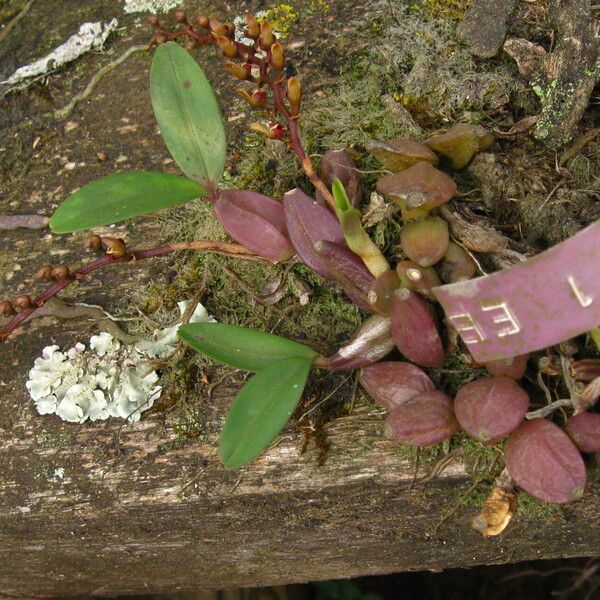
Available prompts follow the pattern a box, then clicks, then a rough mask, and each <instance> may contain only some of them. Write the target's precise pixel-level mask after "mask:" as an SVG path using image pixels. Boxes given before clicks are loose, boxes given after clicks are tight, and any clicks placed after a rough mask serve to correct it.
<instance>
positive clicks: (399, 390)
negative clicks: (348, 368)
mask: <svg viewBox="0 0 600 600" xmlns="http://www.w3.org/2000/svg"><path fill="white" fill-rule="evenodd" d="M360 383H361V384H362V386H363V387H364V388H365V390H367V393H368V394H369V395H370V396H371V398H373V400H375V402H377V403H378V404H379V405H381V406H383V408H386V409H387V410H394V409H395V408H397V407H398V406H400V405H401V404H403V403H404V402H406V401H407V400H411V399H412V398H415V397H416V396H419V395H420V394H422V393H423V392H431V391H433V390H434V389H435V386H434V385H433V382H432V381H431V379H429V377H428V375H427V373H425V371H423V370H422V369H419V367H417V366H415V365H413V364H411V363H407V362H401V361H384V362H378V363H376V364H374V365H369V366H367V367H365V368H364V369H363V370H362V372H361V374H360Z"/></svg>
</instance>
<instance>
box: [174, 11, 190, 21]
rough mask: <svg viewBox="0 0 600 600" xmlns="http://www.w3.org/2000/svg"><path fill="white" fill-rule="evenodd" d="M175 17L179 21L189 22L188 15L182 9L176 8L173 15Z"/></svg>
mask: <svg viewBox="0 0 600 600" xmlns="http://www.w3.org/2000/svg"><path fill="white" fill-rule="evenodd" d="M173 18H174V19H175V21H177V23H187V22H188V20H187V16H186V14H185V13H184V12H183V11H182V10H176V11H175V14H174V15H173Z"/></svg>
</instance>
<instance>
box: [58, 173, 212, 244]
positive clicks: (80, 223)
mask: <svg viewBox="0 0 600 600" xmlns="http://www.w3.org/2000/svg"><path fill="white" fill-rule="evenodd" d="M205 194H206V192H205V190H204V189H203V188H202V187H201V186H200V185H199V184H197V183H196V182H195V181H191V180H189V179H187V178H186V177H180V176H179V175H168V174H166V173H147V172H130V173H115V174H114V175H108V176H107V177H102V178H101V179H97V180H96V181H92V183H88V184H87V185H85V186H83V187H82V188H81V189H80V190H78V191H77V192H75V193H74V194H72V195H71V196H69V197H68V198H67V199H66V200H65V201H64V202H63V203H62V204H61V205H60V206H59V207H58V208H57V209H56V211H55V212H54V214H53V215H52V218H51V219H50V229H52V231H54V233H70V232H72V231H83V230H84V229H90V228H91V227H97V226H99V225H109V224H112V223H117V222H118V221H122V220H123V219H129V218H131V217H137V216H139V215H145V214H147V213H150V212H154V211H155V210H160V209H161V208H167V207H169V206H176V205H178V204H183V203H184V202H188V201H190V200H193V199H194V198H199V197H200V196H204V195H205Z"/></svg>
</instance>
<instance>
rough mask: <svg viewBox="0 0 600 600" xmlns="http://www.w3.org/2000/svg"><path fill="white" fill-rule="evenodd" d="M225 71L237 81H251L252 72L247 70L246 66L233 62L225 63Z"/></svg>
mask: <svg viewBox="0 0 600 600" xmlns="http://www.w3.org/2000/svg"><path fill="white" fill-rule="evenodd" d="M225 69H227V71H228V72H229V74H230V75H233V76H234V77H235V78H236V79H239V80H240V81H246V80H248V79H250V70H249V69H246V68H245V65H244V66H242V65H238V64H237V63H234V62H233V61H231V60H228V61H227V62H226V63H225Z"/></svg>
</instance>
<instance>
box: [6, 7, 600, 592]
mask: <svg viewBox="0 0 600 600" xmlns="http://www.w3.org/2000/svg"><path fill="white" fill-rule="evenodd" d="M63 4H64V6H63ZM80 4H81V3H80V2H64V3H61V5H60V7H58V6H57V4H56V3H54V2H49V1H46V2H42V1H41V0H40V1H39V2H36V3H34V5H33V7H32V9H31V16H32V18H34V17H35V19H36V22H52V23H54V24H55V27H56V31H55V33H56V34H57V35H59V36H61V39H63V38H65V37H66V36H67V35H69V34H70V33H71V32H72V30H73V28H75V29H76V26H77V25H78V24H79V20H80V18H79V17H78V16H77V15H76V11H75V10H74V7H75V6H79V5H80ZM108 4H109V3H103V2H99V1H98V0H88V2H87V3H86V7H87V8H88V9H90V10H91V11H92V14H93V18H109V17H111V16H113V15H112V12H111V10H112V9H110V8H109V6H108ZM344 4H345V3H344V2H342V1H341V0H340V1H339V2H337V4H336V3H335V2H332V5H334V9H335V6H337V7H338V8H339V7H343V5H344ZM56 11H59V12H58V13H57V12H56ZM238 12H241V9H240V11H238ZM86 18H89V17H88V16H86ZM128 18H129V19H130V20H129V21H127V19H128ZM132 19H133V18H132V17H126V18H125V19H124V20H123V23H124V24H130V25H131V24H132V23H133V20H132ZM325 22H326V21H325V19H321V18H320V17H319V16H318V15H317V16H315V17H314V23H315V27H317V25H319V26H323V24H324V23H325ZM19 27H20V26H19ZM332 27H334V26H332ZM135 31H137V30H135ZM17 33H18V28H16V29H15V30H14V31H13V33H12V34H11V36H9V37H8V39H7V40H6V43H7V46H6V47H5V49H3V50H2V52H3V54H2V55H1V56H0V58H1V59H2V60H5V61H6V64H9V63H12V62H14V61H13V56H18V57H20V58H19V60H24V57H25V56H28V54H27V52H29V50H27V52H24V51H23V50H22V48H28V46H27V44H28V43H29V44H33V43H35V41H36V36H37V35H38V34H37V33H36V32H35V30H32V29H29V30H27V31H25V33H23V36H25V37H23V36H21V37H17V38H14V37H13V36H15V35H17ZM21 33H22V32H21ZM330 33H331V32H330ZM19 35H21V34H19ZM145 35H146V34H145V32H144V31H142V32H139V33H136V35H135V36H128V37H127V38H126V39H122V40H119V41H118V43H116V48H115V49H116V54H117V55H120V54H121V53H122V52H124V51H125V49H126V47H127V46H128V45H131V44H139V43H142V42H143V38H144V36H145ZM136 36H137V37H136ZM315 37H318V36H317V34H316V33H315ZM323 39H325V40H326V39H327V38H326V37H324V38H323ZM324 43H327V44H329V43H330V42H329V41H327V42H324ZM11 44H12V45H11ZM102 60H106V61H108V60H110V57H106V58H105V59H102V58H99V57H98V56H93V57H87V58H84V59H82V61H83V62H82V63H81V64H82V65H84V67H85V68H84V69H83V71H84V73H85V74H86V76H82V75H81V74H80V75H78V76H75V75H73V72H69V73H67V74H65V75H64V76H62V77H63V78H62V79H61V78H60V77H61V76H59V78H58V79H57V80H54V81H51V83H50V87H49V88H48V91H49V93H53V94H54V95H55V100H56V104H57V105H58V106H62V105H64V104H65V103H66V101H67V100H68V98H69V95H70V94H71V93H73V92H76V91H78V90H81V89H83V88H84V87H85V85H86V83H87V81H88V80H89V76H90V72H94V71H95V70H96V68H97V67H98V62H99V61H100V62H101V61H102ZM203 64H208V69H207V70H208V71H210V73H209V75H210V77H211V78H213V80H217V81H219V77H222V76H221V75H219V74H217V73H220V71H219V72H217V71H216V70H215V69H214V68H213V69H212V70H211V65H214V64H216V61H215V62H211V60H210V59H207V60H206V63H203ZM15 66H17V63H15ZM148 66H149V58H148V57H146V56H144V55H141V54H136V56H134V57H132V58H131V59H130V61H128V63H127V65H126V66H124V67H123V68H120V69H118V70H115V71H114V72H112V73H110V74H109V75H107V76H106V77H105V78H103V79H102V81H101V82H100V83H99V85H98V87H97V89H96V90H95V94H94V95H93V96H92V97H91V98H90V99H89V100H88V101H87V102H86V103H82V105H81V107H80V108H79V107H78V108H77V109H76V111H75V112H74V113H73V115H71V117H69V119H70V120H69V121H67V122H66V123H64V122H56V121H52V120H49V121H48V120H45V118H44V117H43V115H44V113H45V112H47V110H48V104H47V100H45V99H44V96H43V94H42V95H40V96H38V95H35V94H33V93H28V94H25V95H13V96H8V97H7V98H6V99H5V100H4V105H3V107H2V108H3V110H1V111H0V122H1V123H2V127H1V128H0V147H1V148H2V149H3V151H2V153H1V154H0V176H2V179H1V180H0V183H1V184H2V188H1V192H2V195H1V197H0V212H2V213H16V212H19V213H22V214H33V213H36V212H39V213H41V214H44V215H46V216H48V215H49V214H51V212H52V210H53V208H54V206H56V205H57V203H58V202H60V201H61V200H62V199H63V198H64V197H65V196H66V195H67V194H68V193H69V192H71V191H72V190H74V189H75V188H77V187H80V186H81V185H83V184H85V183H86V182H88V181H90V180H92V179H94V178H97V177H99V176H102V175H106V174H108V173H111V172H113V171H114V170H116V169H147V170H172V171H173V172H176V171H175V169H174V167H173V165H172V164H171V163H169V162H168V155H167V153H166V150H165V148H164V145H163V144H162V142H161V140H160V137H159V135H158V132H157V131H156V129H155V125H154V121H153V117H152V114H151V109H150V103H149V100H148V97H147V94H146V91H145V90H146V88H147V80H148ZM77 72H78V71H77ZM220 81H223V79H220ZM25 118H27V119H29V120H27V121H25V120H24V119H25ZM38 138H39V139H38ZM111 232H112V233H113V234H118V235H124V236H126V237H127V240H128V242H130V244H131V245H132V246H134V247H135V246H140V245H146V246H150V245H153V244H156V243H159V242H160V241H161V240H164V238H165V234H164V232H163V231H162V230H161V225H160V222H159V221H157V219H156V218H155V217H148V218H145V219H139V220H136V221H135V222H134V223H132V224H127V225H121V226H118V227H117V228H116V229H111ZM83 238H84V236H83V235H75V236H63V237H57V236H52V235H50V234H49V233H44V232H42V233H40V232H35V231H30V230H27V231H25V230H16V231H7V232H3V235H2V236H1V239H0V273H1V275H2V277H1V278H0V295H1V296H3V297H4V296H13V295H15V294H16V293H22V292H23V291H26V290H28V289H29V287H30V285H31V283H30V281H29V277H30V275H31V273H33V272H35V271H36V270H37V268H38V267H39V266H40V265H41V264H44V263H46V262H57V261H60V262H66V263H77V262H79V261H80V260H81V259H82V255H81V252H80V250H79V248H80V243H81V241H82V240H83ZM169 264H170V263H168V262H166V261H165V260H164V259H159V260H158V261H156V262H154V263H152V264H151V265H149V270H148V268H147V266H146V265H144V264H140V265H137V266H135V265H134V266H128V267H124V268H123V269H120V271H119V273H117V272H116V271H115V272H112V271H111V272H103V273H101V274H99V276H98V277H97V278H94V279H92V280H90V281H89V282H86V284H85V285H82V286H80V287H79V288H78V290H77V296H76V298H77V300H80V301H85V302H88V303H94V304H101V305H102V306H103V307H105V308H106V309H108V310H112V309H114V308H115V306H116V305H117V304H119V306H121V307H123V306H124V304H123V302H124V301H123V299H127V298H128V294H129V293H130V289H131V285H132V281H148V280H152V279H153V280H155V281H157V282H159V283H161V284H162V283H164V282H165V281H166V280H167V279H168V278H169V277H170V275H171V273H170V267H169ZM135 307H136V303H135V302H132V303H131V304H130V305H128V310H129V311H130V313H129V314H135V312H134V311H135ZM91 332H92V328H91V327H90V322H89V321H83V320H73V321H58V320H52V319H40V320H36V321H33V322H31V323H29V324H28V325H27V326H26V327H24V328H23V329H22V330H20V331H19V332H18V334H17V335H16V336H15V337H14V338H13V339H12V340H11V341H10V342H9V343H8V344H7V345H4V346H2V347H0V594H6V595H9V596H60V595H86V594H89V595H98V596H110V595H116V594H120V595H124V594H142V593H160V592H175V591H179V590H192V589H218V588H225V587H226V588H231V587H235V586H257V585H267V584H269V585H272V584H278V583H290V582H302V581H311V580H318V579H326V578H340V577H351V576H358V575H367V574H377V573H390V572H394V571H402V570H412V569H435V570H438V569H443V568H449V567H459V566H460V567H465V566H470V565H477V564H486V563H501V562H508V561H519V560H526V559H534V558H535V559H537V558H551V557H558V556H581V555H591V554H598V553H599V552H600V547H599V540H600V510H599V508H600V506H599V500H598V497H599V495H598V492H599V491H600V487H599V484H598V481H597V480H595V481H593V482H592V483H591V484H590V486H589V488H588V490H587V492H586V494H585V496H584V498H583V499H582V500H581V501H580V502H578V503H575V504H573V505H572V506H569V507H566V508H565V509H564V510H560V511H558V510H554V509H546V508H545V507H538V508H536V510H535V511H533V510H532V509H531V507H530V508H528V509H526V508H523V509H522V510H521V511H520V512H519V513H518V514H517V516H516V517H515V518H514V519H513V521H512V522H511V524H510V525H509V527H508V529H507V530H506V532H505V533H504V534H503V535H502V536H501V537H499V538H494V539H487V540H486V539H484V538H482V537H481V536H480V535H479V534H478V533H476V532H475V531H473V530H472V529H471V528H470V526H469V521H470V519H471V518H472V517H473V516H474V515H475V514H476V513H477V512H478V510H479V508H480V506H481V504H482V502H483V498H484V497H485V495H486V494H487V493H488V491H489V487H490V485H491V482H487V481H485V482H483V483H482V485H481V486H474V485H473V483H474V479H473V475H472V473H470V472H469V471H468V464H469V463H468V462H467V461H463V460H462V459H461V458H460V457H457V460H455V461H450V462H449V464H448V465H447V466H446V467H445V468H444V469H443V470H442V471H441V472H440V474H439V475H438V476H436V477H433V478H432V479H431V480H430V481H427V482H425V481H421V482H417V483H416V484H414V485H413V478H414V469H415V462H414V458H415V456H414V453H410V452H408V453H407V452H406V450H405V449H402V448H401V447H399V446H397V445H395V444H393V443H391V442H389V441H385V440H384V439H383V438H382V436H381V432H382V427H383V416H382V414H381V411H380V410H379V409H377V408H375V407H374V405H373V404H372V403H371V402H370V401H368V400H366V399H364V398H361V397H360V396H359V397H358V398H357V401H356V405H355V407H354V409H353V410H352V412H351V413H350V414H349V415H346V416H344V417H341V418H338V419H335V420H333V421H331V422H329V423H328V424H327V425H326V426H325V431H326V434H327V436H328V440H329V443H330V450H329V452H328V455H327V458H326V461H325V464H324V465H323V466H318V464H317V454H318V453H317V451H316V450H315V449H314V448H311V449H310V450H309V451H308V452H307V453H305V454H301V452H300V451H301V447H302V443H303V435H302V433H301V432H300V431H299V430H298V428H297V427H295V426H292V427H291V428H289V429H287V430H286V431H285V432H284V434H283V435H282V437H281V438H280V440H279V441H278V442H277V443H276V444H275V445H274V446H273V447H272V448H271V449H270V450H269V451H268V452H267V453H266V454H265V455H264V456H262V457H261V458H260V459H259V460H257V461H256V462H255V463H253V464H252V465H251V466H249V467H247V468H245V469H242V470H240V471H235V472H231V471H226V470H225V469H223V467H222V466H221V465H220V463H219V460H218V458H217V451H216V446H217V437H218V431H219V429H220V426H221V422H222V418H223V415H224V414H225V411H226V409H227V406H228V405H229V403H230V402H231V398H232V396H233V395H234V393H235V392H236V390H237V389H238V388H239V386H240V385H241V376H240V375H239V374H234V373H231V374H230V376H229V378H228V380H227V381H225V382H224V383H223V384H222V385H220V386H218V387H217V388H216V389H215V390H214V393H213V395H212V396H211V397H208V395H207V394H206V393H203V394H200V395H199V396H198V397H196V398H194V399H193V402H192V403H191V404H190V405H189V406H188V409H189V410H190V414H191V415H192V418H193V419H195V417H194V415H199V417H198V418H197V419H195V423H196V426H195V427H194V428H192V430H193V435H189V433H188V432H187V431H185V430H183V429H184V428H183V425H185V423H183V424H182V422H181V420H179V419H178V418H177V417H176V416H175V415H174V414H173V412H172V411H169V410H167V411H166V412H158V411H157V412H155V413H154V414H151V415H147V416H145V417H144V418H143V419H142V420H141V422H139V423H138V424H135V425H131V424H122V423H119V422H117V421H115V420H110V421H105V422H99V423H87V424H84V425H76V424H68V423H64V422H62V421H60V420H59V419H58V418H57V417H55V416H40V415H38V414H37V413H36V412H35V410H34V406H33V403H32V402H31V400H30V399H29V397H28V394H27V391H26V389H25V386H24V384H25V381H26V378H27V372H28V370H29V369H30V368H31V365H32V364H33V361H34V359H35V358H36V357H37V356H39V355H40V352H41V349H42V348H43V347H44V346H45V345H47V344H50V343H53V342H56V343H59V344H61V345H62V346H67V347H68V346H69V345H72V344H73V342H74V341H76V340H79V339H85V338H86V337H89V335H90V333H91ZM440 458H441V456H440ZM432 469H433V464H432V463H429V464H428V465H424V466H423V467H422V468H421V470H420V471H419V475H420V476H425V475H427V474H428V473H431V470H432ZM476 477H477V476H476ZM468 492H469V493H468Z"/></svg>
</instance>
